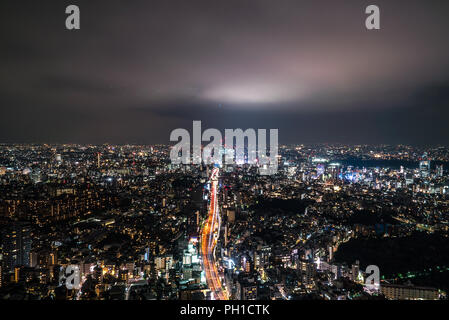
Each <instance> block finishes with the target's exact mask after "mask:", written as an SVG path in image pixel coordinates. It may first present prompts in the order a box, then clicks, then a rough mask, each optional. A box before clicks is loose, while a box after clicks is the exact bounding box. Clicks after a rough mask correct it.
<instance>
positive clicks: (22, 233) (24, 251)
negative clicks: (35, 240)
mask: <svg viewBox="0 0 449 320" xmlns="http://www.w3.org/2000/svg"><path fill="white" fill-rule="evenodd" d="M2 238H3V240H2V242H3V247H4V259H5V265H6V268H7V269H8V270H9V271H13V270H14V267H16V266H29V265H30V251H31V234H30V226H29V224H27V223H22V222H14V223H13V224H12V225H11V226H10V227H9V228H7V229H6V230H5V231H4V233H3V237H2Z"/></svg>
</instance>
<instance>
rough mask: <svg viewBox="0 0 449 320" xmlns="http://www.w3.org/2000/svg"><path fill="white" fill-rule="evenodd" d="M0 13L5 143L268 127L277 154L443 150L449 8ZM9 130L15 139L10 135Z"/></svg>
mask: <svg viewBox="0 0 449 320" xmlns="http://www.w3.org/2000/svg"><path fill="white" fill-rule="evenodd" d="M76 3H77V4H78V5H79V6H80V9H81V30H79V31H68V30H65V27H64V21H65V17H66V15H65V13H64V12H65V7H66V6H67V5H68V4H72V2H69V1H57V2H56V1H43V2H41V1H39V2H37V1H29V2H26V1H25V2H23V1H21V2H20V3H19V2H17V1H12V0H11V1H10V0H7V1H2V3H1V4H0V9H1V10H0V12H1V15H2V16H1V19H0V23H1V32H2V39H1V40H2V50H0V69H1V70H2V75H1V77H0V103H1V106H2V107H1V108H2V115H3V116H2V117H1V118H0V126H1V128H0V132H1V138H0V139H1V140H2V141H33V142H39V141H49V142H50V141H51V142H104V141H109V142H120V143H123V142H136V143H137V142H139V143H153V142H168V137H169V132H170V130H172V129H174V128H176V127H178V126H187V127H190V126H191V123H192V120H202V121H203V123H204V125H205V126H207V127H218V128H225V127H228V128H234V127H243V128H245V127H254V128H275V127H276V128H279V130H280V131H279V132H280V139H281V141H283V142H348V143H364V142H365V143H399V142H401V143H412V144H413V143H415V144H426V143H427V144H429V143H432V144H434V143H445V142H446V141H447V140H448V138H449V129H448V126H447V125H445V124H444V122H445V119H447V118H445V116H446V115H447V111H446V110H447V108H448V106H449V105H448V96H449V92H448V86H447V83H448V82H447V79H449V60H448V59H447V58H448V56H449V42H448V41H447V30H449V20H448V19H447V18H446V17H447V13H448V12H449V3H448V2H447V1H425V2H424V1H405V0H397V1H385V0H379V1H376V4H377V5H379V7H380V9H381V30H379V31H367V30H366V29H365V27H364V19H365V17H366V15H365V14H364V9H365V7H366V6H367V5H368V4H371V2H368V1H361V0H357V1H352V0H348V1H344V2H343V1H323V0H318V1H310V0H307V1H299V0H294V1H293V0H282V1H272V0H245V1H242V0H239V1H237V0H228V1H210V0H208V1H203V0H192V1H163V0H158V1H132V2H131V1H76ZM18 128H20V130H18Z"/></svg>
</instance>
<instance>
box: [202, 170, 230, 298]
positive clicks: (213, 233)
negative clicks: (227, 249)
mask: <svg viewBox="0 0 449 320" xmlns="http://www.w3.org/2000/svg"><path fill="white" fill-rule="evenodd" d="M218 173H219V169H218V168H214V169H213V170H212V174H211V176H210V193H209V195H210V199H209V200H210V202H209V208H208V213H207V219H206V222H205V223H204V226H203V229H202V231H201V255H202V260H203V268H204V271H205V273H206V282H207V285H208V287H209V289H210V290H211V291H212V292H213V298H214V299H216V300H228V294H227V292H226V290H225V289H223V286H222V283H221V279H220V275H219V273H218V269H217V262H216V261H215V255H214V252H215V246H216V245H217V239H218V236H219V234H220V213H219V210H218V199H217V185H218Z"/></svg>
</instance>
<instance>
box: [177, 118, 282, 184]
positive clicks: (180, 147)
mask: <svg viewBox="0 0 449 320" xmlns="http://www.w3.org/2000/svg"><path fill="white" fill-rule="evenodd" d="M269 138H270V149H269V154H267V141H266V140H267V130H266V129H257V134H256V130H254V129H246V130H245V131H243V130H242V129H225V139H224V143H222V142H223V139H222V134H221V132H220V131H219V130H218V129H213V128H209V129H207V130H205V131H204V132H203V133H202V134H201V121H193V141H192V152H191V144H190V133H189V131H187V130H186V129H182V128H178V129H175V130H173V131H172V132H171V134H170V141H179V142H178V143H177V144H176V145H174V146H173V147H172V149H171V151H170V160H171V162H172V164H197V165H199V164H201V163H204V164H206V165H208V164H218V165H222V164H226V165H243V164H249V165H255V166H258V168H259V173H260V174H261V175H272V174H276V173H277V170H278V129H270V137H269ZM245 141H246V144H245ZM202 142H210V143H209V144H207V145H206V146H205V147H204V148H202ZM223 158H224V160H223Z"/></svg>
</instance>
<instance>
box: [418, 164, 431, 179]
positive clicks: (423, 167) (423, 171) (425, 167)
mask: <svg viewBox="0 0 449 320" xmlns="http://www.w3.org/2000/svg"><path fill="white" fill-rule="evenodd" d="M419 174H420V175H421V178H427V177H428V176H429V174H430V160H421V161H420V162H419Z"/></svg>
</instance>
